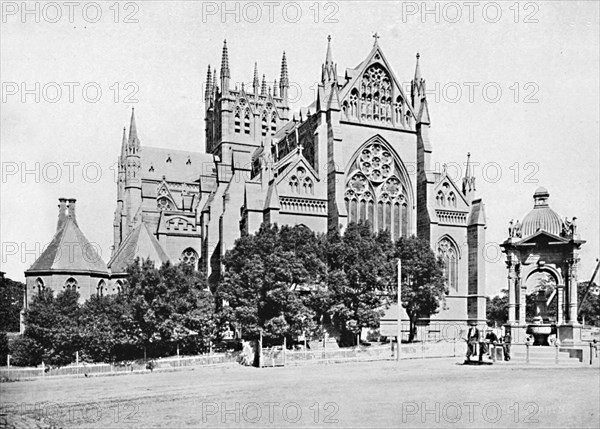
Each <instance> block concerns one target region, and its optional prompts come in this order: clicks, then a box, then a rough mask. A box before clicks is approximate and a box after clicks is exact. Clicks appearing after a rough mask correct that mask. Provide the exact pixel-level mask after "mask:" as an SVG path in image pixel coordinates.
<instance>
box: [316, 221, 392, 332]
mask: <svg viewBox="0 0 600 429" xmlns="http://www.w3.org/2000/svg"><path fill="white" fill-rule="evenodd" d="M327 239H328V240H327V246H326V248H327V266H328V267H327V268H328V275H327V286H328V292H329V293H328V295H327V297H326V302H325V303H326V305H327V306H328V309H327V313H328V314H329V315H330V317H331V322H332V323H333V325H334V326H335V327H336V329H337V330H338V331H339V332H340V340H341V343H342V344H355V340H356V338H357V334H360V332H361V330H362V328H364V327H369V328H375V327H379V319H380V317H381V316H382V315H383V313H384V310H383V308H384V304H385V303H386V302H387V301H388V298H389V295H390V290H391V289H392V287H393V286H394V284H395V282H394V262H393V251H394V249H393V244H392V242H391V240H390V237H389V234H388V233H387V232H382V233H380V234H378V235H375V234H373V233H372V232H371V227H370V226H369V224H367V223H360V224H356V223H351V224H350V225H348V228H347V229H346V231H345V233H344V235H343V236H341V235H340V234H339V232H338V231H337V230H334V231H330V233H329V235H328V237H327Z"/></svg>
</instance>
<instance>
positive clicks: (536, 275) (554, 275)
mask: <svg viewBox="0 0 600 429" xmlns="http://www.w3.org/2000/svg"><path fill="white" fill-rule="evenodd" d="M544 274H545V275H547V276H548V277H549V280H550V281H551V282H554V285H555V286H556V285H559V284H563V278H562V276H561V274H560V273H559V272H558V270H556V269H555V268H554V267H550V266H548V265H544V266H542V267H537V268H535V269H533V270H531V272H530V273H528V274H527V277H526V279H525V285H526V286H527V292H528V293H530V292H531V291H532V290H533V288H534V287H536V286H537V283H538V281H539V279H540V278H541V277H542V276H543V275H544Z"/></svg>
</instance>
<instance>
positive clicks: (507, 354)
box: [502, 326, 512, 362]
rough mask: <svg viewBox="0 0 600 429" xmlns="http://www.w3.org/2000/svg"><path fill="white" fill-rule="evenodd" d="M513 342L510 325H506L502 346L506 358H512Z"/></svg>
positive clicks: (506, 359)
mask: <svg viewBox="0 0 600 429" xmlns="http://www.w3.org/2000/svg"><path fill="white" fill-rule="evenodd" d="M511 343H512V336H511V334H510V327H509V326H505V327H504V338H503V342H502V347H503V348H504V360H505V361H507V362H508V361H509V360H510V344H511Z"/></svg>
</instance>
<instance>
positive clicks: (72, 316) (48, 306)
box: [24, 289, 83, 366]
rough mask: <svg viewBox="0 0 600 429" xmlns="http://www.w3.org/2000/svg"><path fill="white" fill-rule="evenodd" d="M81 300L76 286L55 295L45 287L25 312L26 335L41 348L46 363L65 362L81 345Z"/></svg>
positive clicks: (33, 344)
mask: <svg viewBox="0 0 600 429" xmlns="http://www.w3.org/2000/svg"><path fill="white" fill-rule="evenodd" d="M78 299H79V293H78V292H77V291H76V290H74V289H65V290H64V291H61V292H59V293H58V294H57V295H56V297H55V296H54V294H53V292H52V290H50V289H45V290H43V291H42V292H41V293H40V294H38V295H36V296H35V297H34V298H33V300H32V302H31V304H30V305H29V308H28V310H27V311H26V312H25V332H24V337H25V338H29V339H31V340H33V342H29V343H28V344H30V345H32V346H34V347H38V346H39V347H41V348H42V350H43V353H42V355H41V360H43V361H44V362H46V363H47V364H50V365H58V366H60V365H66V364H68V363H70V362H72V361H73V360H74V358H75V352H76V351H79V350H81V348H82V344H83V342H82V340H81V335H80V331H79V316H80V314H81V313H80V307H79V304H78ZM32 355H35V353H33V352H32ZM37 363H40V362H37Z"/></svg>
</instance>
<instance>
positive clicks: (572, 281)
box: [567, 252, 579, 325]
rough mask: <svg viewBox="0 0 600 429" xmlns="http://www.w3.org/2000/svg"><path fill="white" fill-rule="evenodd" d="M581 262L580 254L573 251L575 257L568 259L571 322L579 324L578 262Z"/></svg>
mask: <svg viewBox="0 0 600 429" xmlns="http://www.w3.org/2000/svg"><path fill="white" fill-rule="evenodd" d="M578 262H579V255H577V253H576V252H573V257H572V258H571V259H567V267H568V277H567V278H568V279H569V285H568V287H569V289H568V293H569V299H568V302H569V307H568V312H569V324H571V325H577V324H578V323H577V263H578Z"/></svg>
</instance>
